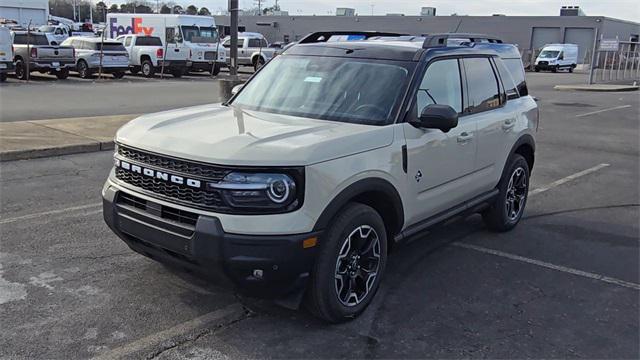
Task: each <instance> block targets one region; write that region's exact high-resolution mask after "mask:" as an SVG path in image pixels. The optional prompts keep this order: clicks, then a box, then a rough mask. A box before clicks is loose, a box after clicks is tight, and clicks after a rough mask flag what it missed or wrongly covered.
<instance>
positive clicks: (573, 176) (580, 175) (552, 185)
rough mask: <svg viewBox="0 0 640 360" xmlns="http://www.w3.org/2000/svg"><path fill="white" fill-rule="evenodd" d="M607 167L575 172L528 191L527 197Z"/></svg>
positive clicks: (605, 165) (601, 166)
mask: <svg viewBox="0 0 640 360" xmlns="http://www.w3.org/2000/svg"><path fill="white" fill-rule="evenodd" d="M607 166H609V164H600V165H596V166H594V167H592V168H588V169H586V170H582V171H580V172H577V173H575V174H572V175H569V176H566V177H563V178H562V179H560V180H556V181H554V182H552V183H551V184H548V185H545V186H542V187H539V188H536V189H533V190H531V191H529V196H532V195H536V194H540V193H543V192H545V191H547V190H550V189H553V188H554V187H556V186H560V185H562V184H565V183H568V182H569V181H572V180H575V179H577V178H579V177H582V176H585V175H588V174H591V173H593V172H596V171H598V170H600V169H602V168H606V167H607Z"/></svg>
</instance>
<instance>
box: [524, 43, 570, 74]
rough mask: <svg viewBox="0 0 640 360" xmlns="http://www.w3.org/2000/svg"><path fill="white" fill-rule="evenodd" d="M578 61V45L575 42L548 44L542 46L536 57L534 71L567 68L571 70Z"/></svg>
mask: <svg viewBox="0 0 640 360" xmlns="http://www.w3.org/2000/svg"><path fill="white" fill-rule="evenodd" d="M577 63H578V45H576V44H548V45H545V46H544V48H542V51H541V52H540V55H538V57H537V58H536V62H535V65H534V66H535V67H534V69H535V71H536V72H538V71H540V70H551V71H552V72H557V71H558V70H562V69H567V70H569V72H573V69H575V68H576V66H577Z"/></svg>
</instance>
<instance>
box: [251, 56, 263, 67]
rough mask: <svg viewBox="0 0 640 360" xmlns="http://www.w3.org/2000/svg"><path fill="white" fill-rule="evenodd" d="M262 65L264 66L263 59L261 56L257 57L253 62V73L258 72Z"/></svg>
mask: <svg viewBox="0 0 640 360" xmlns="http://www.w3.org/2000/svg"><path fill="white" fill-rule="evenodd" d="M263 65H264V59H263V58H262V56H258V57H257V58H256V59H255V60H254V61H253V71H258V69H260V68H261V67H262V66H263Z"/></svg>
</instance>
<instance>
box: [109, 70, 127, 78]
mask: <svg viewBox="0 0 640 360" xmlns="http://www.w3.org/2000/svg"><path fill="white" fill-rule="evenodd" d="M111 75H113V77H114V78H116V79H122V78H123V77H124V71H116V72H114V73H113V74H111Z"/></svg>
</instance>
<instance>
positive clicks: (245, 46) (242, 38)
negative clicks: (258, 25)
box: [222, 32, 280, 70]
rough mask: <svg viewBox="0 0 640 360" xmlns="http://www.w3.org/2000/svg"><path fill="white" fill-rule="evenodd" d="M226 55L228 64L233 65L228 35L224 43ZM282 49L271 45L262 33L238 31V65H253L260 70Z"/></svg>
mask: <svg viewBox="0 0 640 360" xmlns="http://www.w3.org/2000/svg"><path fill="white" fill-rule="evenodd" d="M222 47H224V49H225V52H226V55H227V65H228V66H230V65H231V50H230V49H231V38H230V37H227V38H226V39H225V40H224V42H223V43H222ZM279 51H280V49H277V48H272V47H269V43H268V42H267V40H266V39H265V38H264V36H262V34H260V33H250V32H242V33H238V65H245V66H253V69H254V70H258V69H259V68H261V67H262V65H264V64H265V63H266V62H267V61H269V60H271V58H272V57H274V56H275V55H277V54H278V52H279Z"/></svg>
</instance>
